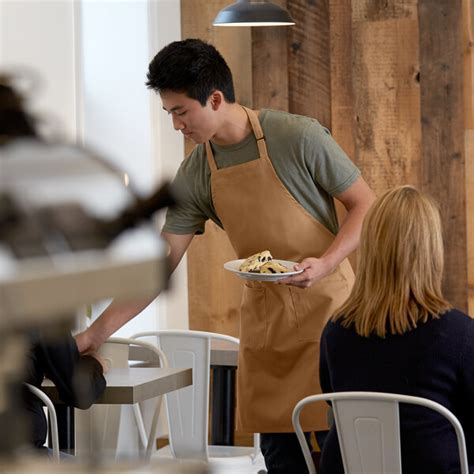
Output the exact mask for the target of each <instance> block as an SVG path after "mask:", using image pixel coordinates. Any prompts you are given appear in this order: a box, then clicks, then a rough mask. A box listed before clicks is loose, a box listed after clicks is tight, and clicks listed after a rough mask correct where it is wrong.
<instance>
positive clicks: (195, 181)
mask: <svg viewBox="0 0 474 474" xmlns="http://www.w3.org/2000/svg"><path fill="white" fill-rule="evenodd" d="M193 159H194V160H197V159H198V157H197V156H196V154H195V153H192V154H191V155H190V156H189V157H188V158H186V159H185V160H184V161H183V163H182V164H181V166H180V168H179V169H178V172H177V174H176V177H175V179H174V180H173V184H172V189H173V193H174V195H175V196H176V199H177V204H176V205H175V206H173V207H170V208H168V210H167V212H166V219H165V224H164V226H163V229H162V230H163V232H169V233H172V234H180V235H183V234H203V233H204V227H205V223H206V220H207V219H208V215H207V213H206V210H205V207H206V205H205V204H204V202H205V201H206V200H207V201H208V199H206V190H205V189H203V187H204V184H203V183H204V180H203V179H202V176H200V173H199V172H197V170H196V165H195V163H192V162H191V161H190V160H193ZM201 174H202V171H201ZM207 205H208V206H209V203H207Z"/></svg>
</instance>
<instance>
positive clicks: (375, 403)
mask: <svg viewBox="0 0 474 474" xmlns="http://www.w3.org/2000/svg"><path fill="white" fill-rule="evenodd" d="M320 401H330V402H331V403H332V410H333V414H334V419H335V423H336V429H337V436H338V439H339V446H340V449H341V456H342V462H343V464H344V471H345V472H346V474H365V473H373V472H377V473H380V474H388V473H390V474H401V472H402V470H401V469H402V467H401V466H402V462H401V452H400V421H399V407H398V404H399V403H409V404H413V405H419V406H423V407H426V408H430V409H432V410H434V411H436V412H438V413H439V414H441V415H443V416H444V417H446V418H447V419H448V421H449V422H450V423H451V425H452V426H453V428H454V431H455V433H456V437H457V440H458V448H459V460H460V464H461V473H462V474H468V464H467V462H468V461H467V452H466V442H465V438H464V432H463V429H462V426H461V424H460V423H459V421H458V419H457V418H456V417H455V416H454V415H453V414H452V413H451V412H450V411H449V410H448V409H447V408H445V407H444V406H442V405H440V404H439V403H436V402H433V401H432V400H428V399H426V398H420V397H413V396H408V395H398V394H393V393H379V392H334V393H325V394H322V395H312V396H309V397H306V398H303V399H302V400H300V401H299V402H298V403H297V404H296V406H295V409H294V410H293V426H294V428H295V432H296V435H297V436H298V440H299V442H300V445H301V449H302V450H303V454H304V457H305V460H306V464H307V466H308V470H309V473H310V474H316V469H315V467H314V464H313V461H312V459H311V454H310V451H309V448H308V445H307V443H306V439H305V437H304V434H303V430H302V428H301V425H300V422H299V416H300V413H301V410H302V409H303V408H304V407H305V406H306V405H308V404H310V403H315V402H320ZM421 471H422V469H421V470H420V472H421Z"/></svg>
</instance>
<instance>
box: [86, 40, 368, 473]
mask: <svg viewBox="0 0 474 474" xmlns="http://www.w3.org/2000/svg"><path fill="white" fill-rule="evenodd" d="M147 85H148V87H149V88H151V89H153V90H155V91H157V92H158V93H159V94H160V96H161V100H162V104H163V108H164V109H165V110H166V111H167V112H168V113H169V114H170V115H171V119H172V121H173V125H174V128H175V129H176V130H178V131H180V132H181V133H183V135H184V136H186V137H188V138H191V139H192V140H193V141H194V142H195V143H197V144H198V146H197V147H196V148H195V149H194V150H193V151H192V153H191V155H190V156H189V157H188V158H187V159H186V160H184V162H183V163H182V165H181V167H180V169H179V171H178V173H177V176H176V178H175V183H174V184H175V186H176V188H177V190H178V192H179V193H180V196H181V200H182V202H181V204H180V205H179V206H177V207H175V208H174V209H170V210H169V211H168V213H167V218H166V223H165V225H164V227H163V236H164V238H165V239H166V240H167V241H168V243H169V244H170V248H171V254H170V259H171V264H172V268H173V269H174V268H175V267H176V265H177V264H178V263H179V261H180V260H181V258H182V256H183V254H184V253H185V251H186V249H187V248H188V246H189V244H190V243H191V241H192V239H193V237H194V235H195V234H201V233H203V232H204V224H205V221H206V220H207V219H212V220H213V221H214V222H216V224H217V225H219V226H221V227H222V228H223V229H225V231H226V232H227V234H228V236H229V239H230V241H231V243H232V245H233V247H234V249H235V251H236V254H237V256H238V257H239V258H245V257H248V256H249V255H251V254H254V253H257V252H260V251H262V250H265V249H269V250H270V251H271V252H272V254H273V255H274V256H276V257H277V258H281V259H287V260H293V261H298V262H300V263H299V268H300V269H302V270H304V271H303V273H301V274H299V275H296V276H292V277H289V278H287V279H285V280H283V281H282V283H283V284H279V285H275V284H268V283H259V282H249V283H246V285H245V287H244V295H243V302H242V311H241V332H240V341H241V344H240V354H239V370H238V372H237V373H238V411H239V413H238V417H237V419H238V425H239V428H240V429H241V430H244V431H248V432H256V433H262V437H261V440H262V452H263V454H264V456H265V461H266V464H267V467H268V472H269V473H270V474H272V473H280V472H292V473H297V472H305V470H306V467H305V464H304V459H303V456H302V454H301V450H300V448H299V446H298V442H297V440H296V436H295V435H294V433H292V431H293V428H292V425H291V412H292V410H293V408H294V406H295V404H296V402H297V401H298V400H300V399H301V398H303V397H304V396H306V395H309V394H313V393H318V392H320V387H319V382H318V360H319V338H320V334H321V329H322V328H323V327H324V324H325V322H326V321H327V319H328V318H329V316H330V315H331V314H332V313H333V311H334V310H335V309H336V308H337V307H338V306H339V305H340V304H342V302H343V301H344V300H345V299H346V298H347V296H348V295H349V292H350V290H351V287H352V282H353V273H352V269H351V267H350V265H349V263H348V261H347V260H346V257H347V255H349V253H351V252H352V251H353V250H354V249H355V248H356V247H357V245H358V243H359V234H360V229H361V224H362V220H363V218H364V215H365V213H366V211H367V209H368V208H369V207H370V205H371V203H372V201H373V199H374V196H373V193H372V191H371V190H370V189H369V187H368V186H367V184H366V183H365V181H364V180H363V179H362V178H361V177H360V173H359V171H358V170H357V168H356V167H355V166H354V165H353V164H352V162H351V161H350V160H349V158H347V156H346V155H345V154H344V152H343V151H342V150H341V149H340V148H339V147H338V145H337V144H336V143H335V142H334V140H333V139H332V138H331V136H330V134H329V132H328V131H327V130H326V129H325V128H324V127H322V126H321V125H320V124H319V123H318V122H317V121H316V120H314V119H310V118H306V117H301V116H297V115H291V114H288V113H284V112H277V111H273V110H267V109H262V110H260V111H252V110H249V109H247V108H244V107H242V106H241V105H239V104H238V103H236V102H235V96H234V88H233V82H232V74H231V72H230V70H229V68H228V66H227V64H226V63H225V61H224V59H223V58H222V56H221V55H220V54H219V52H218V51H217V50H216V49H215V48H214V47H213V46H211V45H209V44H206V43H204V42H202V41H200V40H197V39H189V40H184V41H177V42H174V43H171V44H169V45H168V46H166V47H165V48H163V49H162V50H161V51H160V52H159V53H158V54H157V55H156V56H155V58H154V59H153V61H152V62H151V63H150V67H149V72H148V82H147ZM333 197H335V198H336V199H338V200H339V201H341V202H342V204H343V205H344V207H345V208H346V210H347V216H346V218H345V220H344V222H343V223H342V225H341V227H340V228H338V224H337V219H336V213H335V208H334V201H333ZM148 303H149V301H148V302H136V303H134V304H128V305H124V304H120V305H119V304H112V305H111V306H110V307H109V308H108V309H107V310H106V311H105V312H104V313H103V315H101V317H100V318H99V319H98V320H97V321H96V322H95V323H94V325H92V326H91V328H90V329H89V330H88V331H87V332H86V333H84V334H82V335H81V336H80V337H79V340H78V343H79V346H80V347H81V348H82V350H88V349H89V348H95V347H97V345H98V344H100V343H102V342H103V341H104V340H105V339H106V338H107V337H108V336H109V335H110V334H111V333H112V332H113V331H115V330H116V329H117V328H118V327H120V326H121V325H122V324H124V323H125V322H127V321H128V320H129V319H131V318H132V317H133V316H135V315H136V314H137V313H138V312H139V311H141V310H142V309H143V308H144V307H145V306H146V305H147V304H148ZM303 427H304V429H305V430H307V431H314V430H324V429H326V414H325V409H324V408H323V407H318V408H317V409H316V410H312V411H311V410H308V412H307V413H306V415H305V416H304V417H303Z"/></svg>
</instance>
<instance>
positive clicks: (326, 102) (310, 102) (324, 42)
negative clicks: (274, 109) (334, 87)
mask: <svg viewBox="0 0 474 474" xmlns="http://www.w3.org/2000/svg"><path fill="white" fill-rule="evenodd" d="M288 10H289V12H290V13H291V15H292V17H293V18H294V20H295V22H296V25H295V26H293V27H291V28H290V29H289V33H288V47H287V49H288V52H289V56H288V74H289V79H288V87H289V91H288V94H289V110H290V112H292V113H295V114H300V115H306V116H307V117H314V118H316V119H318V120H319V122H321V123H322V124H323V125H324V126H326V127H328V128H331V71H330V68H331V66H330V47H329V43H330V37H329V0H320V1H318V2H316V1H308V0H290V1H288Z"/></svg>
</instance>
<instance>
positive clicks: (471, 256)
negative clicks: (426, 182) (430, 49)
mask: <svg viewBox="0 0 474 474" xmlns="http://www.w3.org/2000/svg"><path fill="white" fill-rule="evenodd" d="M463 7H464V8H463V20H464V48H465V54H464V104H465V108H464V117H465V150H466V154H465V157H466V224H467V261H468V268H467V278H468V287H469V292H468V308H469V314H471V315H474V193H473V192H472V190H473V189H474V159H473V157H474V87H473V84H474V82H473V81H474V54H473V47H474V43H473V41H474V39H473V38H474V37H473V31H474V0H464V1H463Z"/></svg>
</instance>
